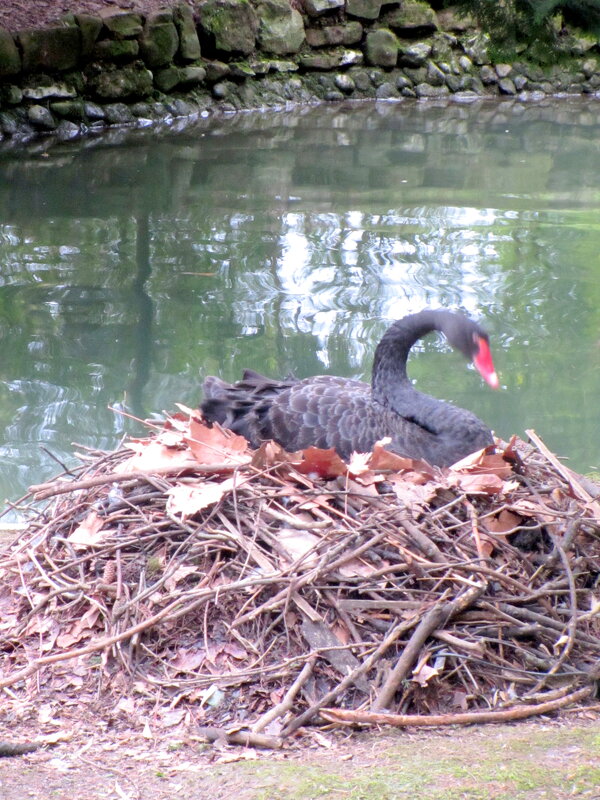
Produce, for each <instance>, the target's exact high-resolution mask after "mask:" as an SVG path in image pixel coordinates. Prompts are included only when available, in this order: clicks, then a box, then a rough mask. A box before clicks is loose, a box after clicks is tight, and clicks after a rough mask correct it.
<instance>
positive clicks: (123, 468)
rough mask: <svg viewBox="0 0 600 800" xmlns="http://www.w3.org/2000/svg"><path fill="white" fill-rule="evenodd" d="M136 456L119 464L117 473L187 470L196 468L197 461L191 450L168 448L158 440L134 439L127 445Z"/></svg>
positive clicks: (116, 469) (116, 468)
mask: <svg viewBox="0 0 600 800" xmlns="http://www.w3.org/2000/svg"><path fill="white" fill-rule="evenodd" d="M125 447H127V448H128V449H129V450H133V452H134V455H133V456H131V457H130V458H128V459H126V460H125V461H122V462H121V463H120V464H117V466H116V467H115V472H118V473H119V474H120V475H123V474H126V473H128V472H150V473H152V472H155V471H156V470H160V469H173V470H178V469H181V470H185V469H190V468H191V467H193V466H195V464H196V460H195V459H194V458H193V456H192V454H191V453H190V452H189V450H187V449H185V450H182V449H181V448H179V447H168V446H167V445H164V444H162V442H160V441H158V440H157V439H133V440H131V441H130V442H127V443H126V444H125Z"/></svg>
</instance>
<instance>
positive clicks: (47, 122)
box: [27, 104, 58, 131]
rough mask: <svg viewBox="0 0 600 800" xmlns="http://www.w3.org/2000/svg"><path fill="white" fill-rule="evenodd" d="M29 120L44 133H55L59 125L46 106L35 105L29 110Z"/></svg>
mask: <svg viewBox="0 0 600 800" xmlns="http://www.w3.org/2000/svg"><path fill="white" fill-rule="evenodd" d="M27 119H28V120H29V121H30V122H31V124H32V125H34V126H35V127H36V128H41V129H42V130H44V131H53V130H54V129H55V128H56V126H57V125H58V123H57V121H56V120H55V119H54V116H53V114H52V112H51V111H50V109H48V108H46V106H41V105H38V104H35V105H33V106H29V108H28V109H27Z"/></svg>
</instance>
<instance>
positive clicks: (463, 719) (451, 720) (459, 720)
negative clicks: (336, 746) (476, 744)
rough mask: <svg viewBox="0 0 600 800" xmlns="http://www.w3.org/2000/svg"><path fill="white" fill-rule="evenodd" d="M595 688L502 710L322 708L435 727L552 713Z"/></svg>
mask: <svg viewBox="0 0 600 800" xmlns="http://www.w3.org/2000/svg"><path fill="white" fill-rule="evenodd" d="M593 691H594V687H593V686H585V687H584V688H583V689H578V690H577V691H575V692H572V693H571V694H568V695H566V696H565V697H561V698H558V699H556V700H549V701H548V702H547V703H538V704H536V705H521V706H513V707H512V708H509V709H503V710H501V711H471V712H465V713H462V714H432V715H429V716H422V715H420V714H381V713H376V712H374V711H352V710H347V709H342V708H322V709H321V711H320V712H319V713H320V715H321V716H322V717H323V719H324V720H326V721H327V722H346V723H350V724H352V725H393V726H394V727H397V728H404V727H406V728H408V727H419V728H425V727H427V728H431V727H435V726H438V725H477V724H481V723H483V722H486V723H489V722H512V721H514V720H517V719H527V718H528V717H535V716H539V715H541V714H549V713H550V712H552V711H557V710H558V709H559V708H564V707H565V706H568V705H572V704H573V703H579V702H581V701H582V700H585V698H586V697H589V696H590V695H591V694H592V693H593Z"/></svg>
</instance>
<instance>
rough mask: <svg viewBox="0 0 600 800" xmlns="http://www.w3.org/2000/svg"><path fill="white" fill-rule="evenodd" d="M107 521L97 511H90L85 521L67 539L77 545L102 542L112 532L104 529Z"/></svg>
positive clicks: (91, 545) (90, 544)
mask: <svg viewBox="0 0 600 800" xmlns="http://www.w3.org/2000/svg"><path fill="white" fill-rule="evenodd" d="M105 523H106V520H105V519H104V517H101V516H99V515H98V513H97V512H96V511H90V513H89V514H88V515H87V517H86V518H85V519H84V520H83V522H82V523H80V524H79V525H78V526H77V527H76V528H75V530H74V531H73V533H72V534H71V535H70V536H68V537H67V541H68V542H70V543H71V544H72V545H74V546H75V547H94V546H95V545H98V544H101V543H102V542H103V541H104V540H105V539H106V537H107V536H108V535H109V534H110V531H109V530H106V531H103V530H102V528H103V526H104V524H105Z"/></svg>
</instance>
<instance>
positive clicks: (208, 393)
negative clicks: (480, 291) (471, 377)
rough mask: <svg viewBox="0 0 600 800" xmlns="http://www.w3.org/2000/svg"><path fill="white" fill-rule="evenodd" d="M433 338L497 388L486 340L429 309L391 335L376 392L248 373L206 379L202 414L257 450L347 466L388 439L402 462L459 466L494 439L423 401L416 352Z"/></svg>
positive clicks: (450, 410)
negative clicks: (324, 454) (317, 454)
mask: <svg viewBox="0 0 600 800" xmlns="http://www.w3.org/2000/svg"><path fill="white" fill-rule="evenodd" d="M434 330H437V331H441V332H443V333H444V334H445V335H446V337H447V339H448V340H449V342H450V343H451V344H452V345H453V346H454V347H456V348H458V349H459V350H460V351H461V352H462V353H463V354H464V356H465V357H466V358H468V359H471V360H473V363H474V364H475V366H476V367H477V369H478V370H479V371H480V372H481V374H482V375H483V377H484V378H485V379H486V380H487V381H488V383H490V385H492V386H496V387H497V386H498V379H497V376H496V373H495V371H494V365H493V362H492V357H491V353H490V351H489V346H488V336H487V333H486V332H485V331H484V330H483V329H482V328H481V327H480V326H479V325H478V324H477V323H475V322H473V320H470V319H469V318H468V317H465V316H464V315H462V314H456V313H453V312H450V311H446V310H437V311H435V310H430V309H426V310H424V311H420V312H418V313H416V314H410V315H409V316H407V317H404V318H403V319H401V320H398V321H397V322H395V323H393V324H392V325H391V326H390V328H389V329H388V330H387V331H386V333H385V334H384V336H383V338H382V339H381V341H380V342H379V344H378V345H377V349H376V351H375V358H374V362H373V379H372V385H371V386H369V385H368V384H366V383H362V382H361V381H355V380H350V379H347V378H336V377H333V376H329V375H317V376H316V377H313V378H305V379H304V380H285V381H273V380H270V379H269V378H265V377H264V376H263V375H259V374H258V373H257V372H254V371H252V370H246V371H245V372H244V375H243V378H242V380H241V381H238V382H237V383H233V384H229V383H225V381H222V380H220V379H219V378H214V377H209V378H206V380H205V381H204V401H203V402H202V404H201V409H202V413H203V415H204V418H205V419H206V420H207V421H208V422H218V423H219V424H220V425H222V426H223V427H225V428H229V429H231V430H232V431H235V432H236V433H239V434H242V435H243V436H245V437H246V438H247V439H248V440H249V441H250V443H251V444H252V445H253V446H254V447H258V446H259V445H260V444H261V442H263V441H265V440H268V439H274V440H275V441H277V442H279V444H281V445H282V446H283V447H284V448H285V449H286V450H290V451H294V450H303V449H305V448H306V447H309V446H310V445H314V446H316V447H323V448H329V447H333V448H335V449H336V450H337V452H338V453H339V454H340V455H341V456H342V458H346V459H347V458H349V457H350V455H351V454H352V452H353V451H357V452H362V453H365V452H369V451H370V450H371V449H372V448H373V445H374V444H375V442H376V441H378V440H379V439H383V438H384V437H387V436H389V437H391V440H392V441H391V444H390V445H389V448H390V449H391V450H394V451H395V452H397V453H400V454H401V455H404V456H409V457H411V458H422V459H425V460H426V461H429V463H430V464H435V465H440V466H446V465H449V464H452V463H454V462H455V461H458V460H459V459H461V458H463V457H464V456H466V455H468V454H469V453H472V452H473V451H474V450H479V449H481V448H482V447H487V446H488V445H490V444H492V443H493V438H492V434H491V431H490V430H489V428H488V427H487V426H486V425H485V424H484V423H483V422H482V421H481V420H480V419H478V418H477V417H476V416H475V415H474V414H472V413H471V412H470V411H466V410H465V409H462V408H458V407H456V406H453V405H451V404H450V403H444V402H443V401H441V400H437V399H435V398H433V397H430V396H429V395H425V394H421V393H420V392H417V391H416V390H415V389H414V387H413V385H412V383H411V382H410V381H409V379H408V377H407V375H406V360H407V357H408V353H409V351H410V348H411V347H412V346H413V344H414V343H415V342H416V341H417V340H418V339H420V338H421V337H423V336H425V335H426V334H427V333H430V332H431V331H434Z"/></svg>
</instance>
